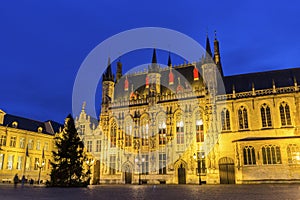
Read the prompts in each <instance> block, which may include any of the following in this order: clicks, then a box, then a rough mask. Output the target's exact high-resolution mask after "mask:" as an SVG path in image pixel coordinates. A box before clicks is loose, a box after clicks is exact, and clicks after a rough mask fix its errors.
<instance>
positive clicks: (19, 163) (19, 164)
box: [17, 156, 23, 170]
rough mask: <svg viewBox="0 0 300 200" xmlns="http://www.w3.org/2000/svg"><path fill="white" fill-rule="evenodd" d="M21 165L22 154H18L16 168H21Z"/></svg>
mask: <svg viewBox="0 0 300 200" xmlns="http://www.w3.org/2000/svg"><path fill="white" fill-rule="evenodd" d="M22 165H23V156H18V161H17V170H22Z"/></svg>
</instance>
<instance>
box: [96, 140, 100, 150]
mask: <svg viewBox="0 0 300 200" xmlns="http://www.w3.org/2000/svg"><path fill="white" fill-rule="evenodd" d="M100 151H101V140H97V141H96V152H100Z"/></svg>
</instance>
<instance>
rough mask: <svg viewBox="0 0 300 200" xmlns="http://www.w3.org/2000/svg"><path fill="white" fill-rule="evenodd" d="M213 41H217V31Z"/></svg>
mask: <svg viewBox="0 0 300 200" xmlns="http://www.w3.org/2000/svg"><path fill="white" fill-rule="evenodd" d="M215 40H217V31H216V30H215Z"/></svg>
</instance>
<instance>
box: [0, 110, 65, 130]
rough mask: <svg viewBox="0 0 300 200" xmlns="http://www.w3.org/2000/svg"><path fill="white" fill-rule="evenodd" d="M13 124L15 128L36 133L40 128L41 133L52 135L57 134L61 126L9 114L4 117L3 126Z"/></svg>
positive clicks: (51, 122)
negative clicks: (15, 124) (14, 123)
mask: <svg viewBox="0 0 300 200" xmlns="http://www.w3.org/2000/svg"><path fill="white" fill-rule="evenodd" d="M13 122H17V123H18V125H17V128H18V129H23V130H28V131H33V132H37V131H38V128H39V127H42V128H43V130H42V133H45V134H50V135H54V134H55V133H57V132H59V129H60V127H63V125H62V124H59V123H57V122H54V121H51V120H48V121H46V122H40V121H37V120H32V119H27V118H24V117H19V116H15V115H11V114H5V115H4V121H3V126H7V127H12V124H13Z"/></svg>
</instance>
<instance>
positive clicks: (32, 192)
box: [0, 184, 300, 200]
mask: <svg viewBox="0 0 300 200" xmlns="http://www.w3.org/2000/svg"><path fill="white" fill-rule="evenodd" d="M11 199H21V200H29V199H30V200H32V199H42V200H48V199H49V200H52V199H64V200H68V199H72V200H73V199H74V200H75V199H80V200H81V199H95V200H96V199H122V200H126V199H130V200H139V199H151V200H160V199H165V200H169V199H172V200H173V199H187V200H190V199H222V200H226V199H239V200H240V199H241V200H242V199H247V200H248V199H271V200H276V199H297V200H300V185H299V184H291V185H288V184H268V185H267V184H262V185H202V186H199V185H140V186H139V185H99V186H91V187H88V188H44V187H38V186H34V187H30V186H29V185H26V186H24V188H22V187H21V185H18V187H17V188H14V187H13V185H8V184H7V185H0V200H11Z"/></svg>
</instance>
